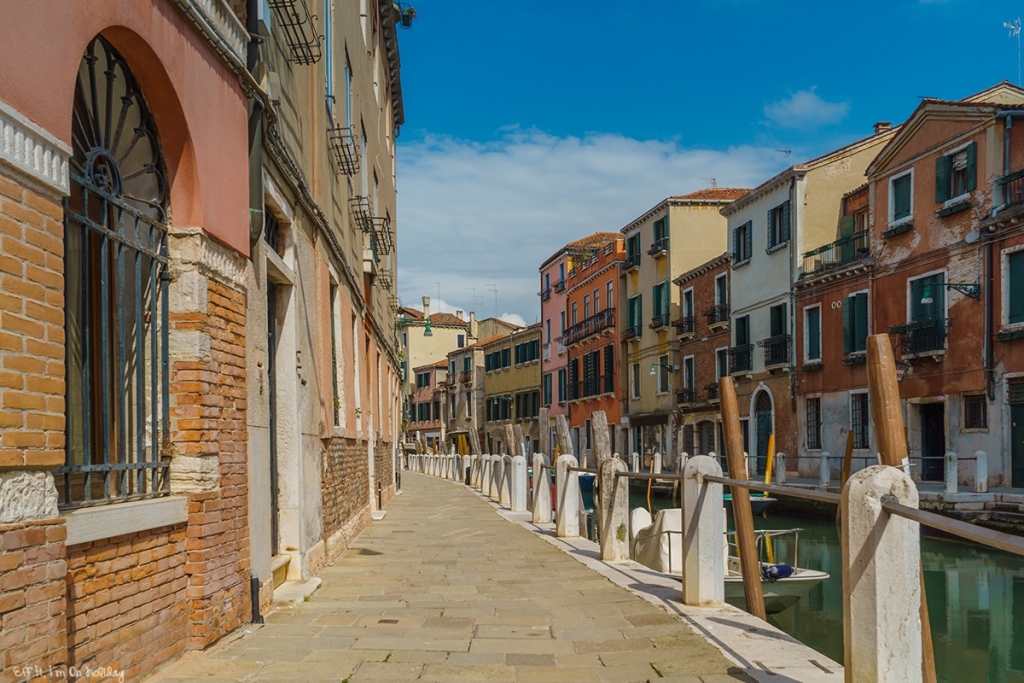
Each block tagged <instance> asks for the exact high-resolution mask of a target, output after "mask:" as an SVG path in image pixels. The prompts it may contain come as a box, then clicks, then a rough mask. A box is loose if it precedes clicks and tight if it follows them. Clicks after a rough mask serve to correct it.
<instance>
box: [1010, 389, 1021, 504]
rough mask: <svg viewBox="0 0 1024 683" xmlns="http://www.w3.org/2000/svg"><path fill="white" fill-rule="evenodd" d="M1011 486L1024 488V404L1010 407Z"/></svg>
mask: <svg viewBox="0 0 1024 683" xmlns="http://www.w3.org/2000/svg"><path fill="white" fill-rule="evenodd" d="M1010 424H1011V427H1010V444H1011V446H1010V459H1011V462H1010V486H1012V487H1014V488H1024V404H1013V405H1011V406H1010Z"/></svg>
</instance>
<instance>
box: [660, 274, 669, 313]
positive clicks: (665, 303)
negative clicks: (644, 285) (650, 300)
mask: <svg viewBox="0 0 1024 683" xmlns="http://www.w3.org/2000/svg"><path fill="white" fill-rule="evenodd" d="M661 299H662V301H661V314H662V315H668V313H669V298H668V283H667V282H663V283H661Z"/></svg>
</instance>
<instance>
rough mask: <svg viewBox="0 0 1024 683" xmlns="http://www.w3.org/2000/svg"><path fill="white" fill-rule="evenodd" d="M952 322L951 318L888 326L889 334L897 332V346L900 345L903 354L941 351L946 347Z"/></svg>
mask: <svg viewBox="0 0 1024 683" xmlns="http://www.w3.org/2000/svg"><path fill="white" fill-rule="evenodd" d="M952 322H953V320H952V319H951V318H938V319H936V320H923V321H921V322H917V323H911V324H909V325H902V326H900V327H893V328H890V329H889V334H898V335H899V336H900V341H899V346H900V347H902V351H903V353H904V354H908V355H913V354H917V353H928V352H930V351H943V350H945V348H946V336H947V335H948V334H949V327H950V325H951V324H952Z"/></svg>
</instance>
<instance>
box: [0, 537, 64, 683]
mask: <svg viewBox="0 0 1024 683" xmlns="http://www.w3.org/2000/svg"><path fill="white" fill-rule="evenodd" d="M66 536H67V531H66V529H65V527H64V522H63V520H60V519H54V520H46V521H33V522H25V523H21V524H5V525H2V526H0V681H3V682H4V683H7V682H8V681H20V680H24V679H27V678H31V677H34V676H37V675H39V672H45V671H49V670H50V669H51V668H52V667H60V666H61V665H63V664H64V663H65V662H66V657H67V651H66V639H67V636H66V631H65V621H64V605H65V597H64V580H65V576H66V574H67V561H66V560H65V554H64V539H65V538H66ZM24 667H30V669H31V674H27V673H25V672H24V671H22V669H23V668H24ZM37 667H38V669H37Z"/></svg>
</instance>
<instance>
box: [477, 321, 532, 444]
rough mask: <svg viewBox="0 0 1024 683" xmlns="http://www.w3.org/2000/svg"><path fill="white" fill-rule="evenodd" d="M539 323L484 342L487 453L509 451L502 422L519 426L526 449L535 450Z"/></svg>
mask: <svg viewBox="0 0 1024 683" xmlns="http://www.w3.org/2000/svg"><path fill="white" fill-rule="evenodd" d="M540 344H541V323H534V324H533V325H530V326H529V327H527V328H525V329H523V330H521V331H518V332H514V333H512V334H509V335H505V336H502V337H497V338H496V339H494V340H491V341H489V342H488V343H486V344H484V345H483V352H484V423H485V425H486V427H485V431H486V435H487V439H486V443H483V444H481V446H483V448H484V450H485V451H486V452H489V453H501V452H505V453H510V452H511V450H512V449H511V448H510V446H509V444H508V443H506V439H505V425H509V424H511V425H517V424H518V425H519V426H520V427H521V428H522V430H523V437H524V441H526V442H527V447H528V450H529V452H531V453H532V452H535V451H536V449H537V446H538V442H539V439H540V432H539V428H538V425H537V416H538V415H539V413H540V398H541V397H540Z"/></svg>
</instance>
